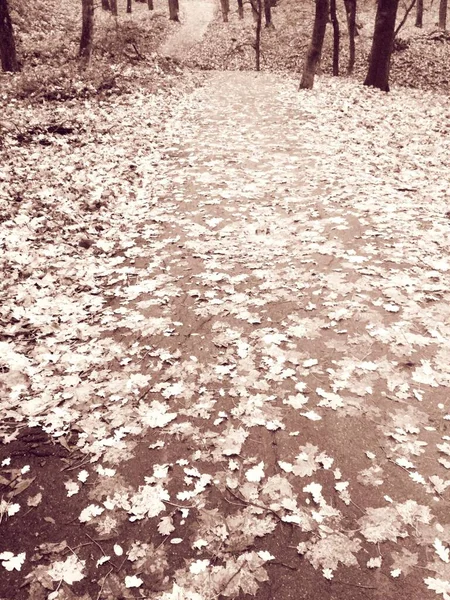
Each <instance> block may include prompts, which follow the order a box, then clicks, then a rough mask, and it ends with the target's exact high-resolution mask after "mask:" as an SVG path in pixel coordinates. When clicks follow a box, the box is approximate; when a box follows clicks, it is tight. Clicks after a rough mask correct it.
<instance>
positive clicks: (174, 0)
mask: <svg viewBox="0 0 450 600" xmlns="http://www.w3.org/2000/svg"><path fill="white" fill-rule="evenodd" d="M169 18H170V20H171V21H179V20H180V19H179V17H178V0H169Z"/></svg>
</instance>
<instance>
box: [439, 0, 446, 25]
mask: <svg viewBox="0 0 450 600" xmlns="http://www.w3.org/2000/svg"><path fill="white" fill-rule="evenodd" d="M447 5H448V0H440V2H439V29H443V30H444V31H445V30H446V29H447Z"/></svg>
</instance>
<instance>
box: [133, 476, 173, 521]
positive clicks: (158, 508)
mask: <svg viewBox="0 0 450 600" xmlns="http://www.w3.org/2000/svg"><path fill="white" fill-rule="evenodd" d="M164 500H170V495H169V493H168V492H167V490H165V489H164V488H163V486H162V485H154V486H152V485H143V486H140V487H139V490H138V492H137V493H136V494H135V495H134V496H132V497H131V498H130V501H131V506H130V509H129V511H128V512H129V513H130V514H131V517H130V521H136V520H138V519H143V518H144V517H148V518H151V517H156V516H157V515H159V513H160V512H162V511H163V510H165V508H166V506H165V504H164V502H163V501H164Z"/></svg>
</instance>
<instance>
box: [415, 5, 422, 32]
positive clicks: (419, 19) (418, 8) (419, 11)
mask: <svg viewBox="0 0 450 600" xmlns="http://www.w3.org/2000/svg"><path fill="white" fill-rule="evenodd" d="M422 25H423V0H417V5H416V22H415V26H416V27H422Z"/></svg>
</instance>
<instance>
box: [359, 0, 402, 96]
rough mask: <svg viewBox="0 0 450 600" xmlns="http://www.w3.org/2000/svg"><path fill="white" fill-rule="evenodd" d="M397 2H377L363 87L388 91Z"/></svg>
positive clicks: (392, 0)
mask: <svg viewBox="0 0 450 600" xmlns="http://www.w3.org/2000/svg"><path fill="white" fill-rule="evenodd" d="M398 3H399V0H378V7H377V14H376V17H375V29H374V33H373V39H372V50H371V52H370V58H369V69H368V72H367V76H366V79H365V81H364V85H369V86H373V87H376V88H378V89H380V90H382V91H384V92H388V91H389V71H390V67H391V55H392V48H393V45H394V33H395V19H396V17H397V9H398Z"/></svg>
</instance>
